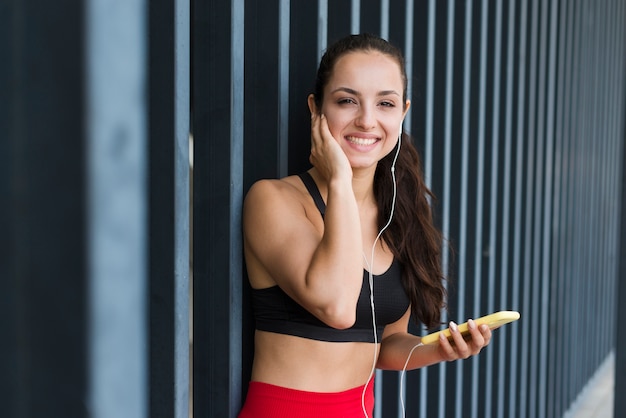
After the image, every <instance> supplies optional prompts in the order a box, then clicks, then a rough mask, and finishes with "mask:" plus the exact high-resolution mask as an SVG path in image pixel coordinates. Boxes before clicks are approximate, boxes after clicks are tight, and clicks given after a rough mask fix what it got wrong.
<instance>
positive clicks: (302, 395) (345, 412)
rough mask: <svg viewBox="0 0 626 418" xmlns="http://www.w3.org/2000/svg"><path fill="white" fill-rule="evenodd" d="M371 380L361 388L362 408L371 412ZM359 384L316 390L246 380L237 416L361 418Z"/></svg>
mask: <svg viewBox="0 0 626 418" xmlns="http://www.w3.org/2000/svg"><path fill="white" fill-rule="evenodd" d="M373 382H374V381H373V379H372V380H371V381H370V383H369V384H368V385H367V389H366V391H365V410H366V411H367V416H368V417H369V418H372V417H373V411H374V385H373ZM362 394H363V386H359V387H356V388H353V389H348V390H345V391H342V392H331V393H320V392H306V391H302V390H296V389H289V388H284V387H281V386H275V385H270V384H268V383H261V382H250V386H249V388H248V396H247V397H246V402H245V404H244V406H243V409H242V410H241V412H240V413H239V418H293V417H296V418H320V417H323V418H363V417H365V414H364V413H363V407H362V405H361V395H362Z"/></svg>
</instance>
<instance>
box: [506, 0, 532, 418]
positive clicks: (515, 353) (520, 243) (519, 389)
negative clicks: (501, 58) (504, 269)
mask: <svg viewBox="0 0 626 418" xmlns="http://www.w3.org/2000/svg"><path fill="white" fill-rule="evenodd" d="M527 18H528V3H527V0H521V2H520V22H519V28H520V29H519V31H520V33H519V49H518V58H519V64H518V68H519V75H518V82H517V95H518V99H517V100H518V107H517V117H516V123H517V132H516V135H515V136H516V142H517V149H516V170H515V217H514V219H515V226H514V245H513V254H514V259H513V283H512V285H513V286H512V287H513V294H512V296H513V304H512V308H513V309H514V310H516V311H520V312H522V313H523V315H524V319H523V321H522V324H521V325H520V326H518V327H515V328H513V329H512V334H513V335H512V339H511V344H512V346H513V350H512V353H511V360H512V364H513V365H514V369H513V371H512V372H511V375H512V379H511V380H512V384H511V389H510V391H509V394H510V397H511V403H510V404H509V415H510V416H518V415H519V416H520V417H523V416H524V415H523V412H524V411H523V410H522V409H523V408H524V405H523V403H525V399H523V398H524V396H525V387H524V383H525V380H524V373H526V369H525V368H524V361H525V358H526V355H527V351H528V350H527V348H526V346H525V344H526V343H525V341H528V339H527V338H525V337H526V335H525V329H526V327H525V326H524V325H523V324H525V323H526V322H527V321H528V315H527V312H528V311H527V310H525V309H524V308H525V307H526V306H525V301H524V299H523V296H524V290H523V287H524V283H526V281H525V280H524V278H523V271H522V265H526V263H523V261H522V260H523V248H524V234H523V225H522V216H523V214H524V209H523V185H524V182H523V173H524V169H523V166H524V161H525V153H524V147H525V145H526V139H525V138H524V134H525V129H524V128H525V120H526V118H525V116H526V113H525V107H526V49H527V46H526V45H527V29H528V21H527ZM520 333H521V334H522V335H520ZM521 344H524V345H521ZM518 347H519V348H518ZM518 411H519V412H518Z"/></svg>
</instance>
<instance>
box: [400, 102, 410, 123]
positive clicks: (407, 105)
mask: <svg viewBox="0 0 626 418" xmlns="http://www.w3.org/2000/svg"><path fill="white" fill-rule="evenodd" d="M410 107H411V101H410V100H407V101H406V103H405V104H404V111H403V112H402V120H404V118H405V117H406V114H407V113H409V108H410Z"/></svg>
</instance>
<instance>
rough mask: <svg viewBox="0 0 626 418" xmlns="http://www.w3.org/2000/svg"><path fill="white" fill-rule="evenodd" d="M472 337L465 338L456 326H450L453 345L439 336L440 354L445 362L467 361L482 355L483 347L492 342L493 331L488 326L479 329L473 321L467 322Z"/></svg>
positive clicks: (441, 335) (442, 336)
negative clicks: (479, 354) (469, 358)
mask: <svg viewBox="0 0 626 418" xmlns="http://www.w3.org/2000/svg"><path fill="white" fill-rule="evenodd" d="M467 325H468V329H469V333H470V337H471V338H470V337H467V338H464V337H463V335H462V334H461V332H460V331H459V330H458V327H457V326H456V324H454V323H451V324H450V334H451V335H452V343H451V342H450V341H449V340H448V339H447V338H446V337H445V336H444V334H443V333H441V334H440V335H439V345H438V347H439V354H440V355H441V358H442V359H443V360H444V361H453V360H458V359H466V358H468V357H471V356H475V355H477V354H478V353H480V350H482V349H483V347H486V346H487V345H489V342H490V341H491V330H490V329H489V327H488V326H487V325H481V326H480V327H478V326H477V325H476V323H475V322H474V321H473V320H471V319H470V320H468V321H467Z"/></svg>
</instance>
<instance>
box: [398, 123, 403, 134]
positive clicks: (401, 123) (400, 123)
mask: <svg viewBox="0 0 626 418" xmlns="http://www.w3.org/2000/svg"><path fill="white" fill-rule="evenodd" d="M403 122H404V121H401V122H400V133H398V136H399V137H401V136H402V123H403Z"/></svg>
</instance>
